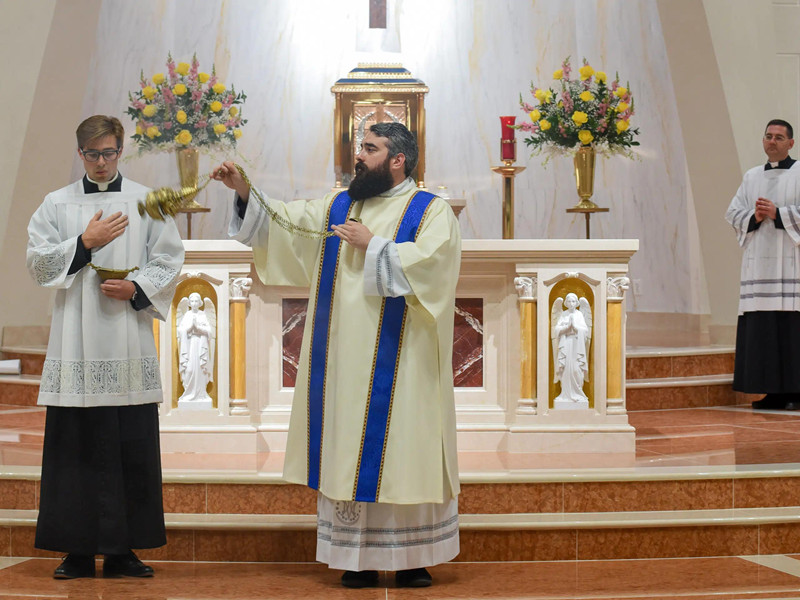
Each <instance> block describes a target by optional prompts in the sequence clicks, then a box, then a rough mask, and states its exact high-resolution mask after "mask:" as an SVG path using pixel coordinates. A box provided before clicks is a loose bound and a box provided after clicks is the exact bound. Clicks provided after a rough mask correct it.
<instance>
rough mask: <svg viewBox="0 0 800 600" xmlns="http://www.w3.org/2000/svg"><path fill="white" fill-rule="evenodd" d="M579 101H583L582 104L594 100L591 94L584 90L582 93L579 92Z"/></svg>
mask: <svg viewBox="0 0 800 600" xmlns="http://www.w3.org/2000/svg"><path fill="white" fill-rule="evenodd" d="M581 100H583V101H584V102H589V101H590V100H594V96H592V92H590V91H589V90H586V91H584V92H581Z"/></svg>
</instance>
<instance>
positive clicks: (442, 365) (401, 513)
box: [213, 123, 461, 587]
mask: <svg viewBox="0 0 800 600" xmlns="http://www.w3.org/2000/svg"><path fill="white" fill-rule="evenodd" d="M417 157H418V149H417V144H416V141H415V140H414V136H413V135H412V134H411V132H409V131H408V129H406V128H405V127H404V126H403V125H401V124H399V123H380V124H376V125H373V126H372V127H371V128H370V130H369V132H368V133H367V134H366V135H365V137H364V139H363V143H362V144H361V151H360V153H359V154H358V156H357V158H356V169H355V170H356V175H355V177H354V179H353V181H352V183H351V185H350V187H349V190H348V191H347V192H341V193H331V194H329V195H327V196H325V197H324V198H323V199H321V200H313V201H309V202H289V203H282V202H277V201H274V200H268V199H265V198H264V197H263V196H262V195H261V193H260V191H259V190H258V189H256V188H252V189H251V188H250V186H249V185H248V183H247V181H246V180H245V179H244V178H243V177H242V176H241V174H240V173H239V172H238V171H237V169H236V168H235V166H234V165H233V164H232V163H224V164H223V165H221V166H220V167H218V168H217V169H216V170H215V172H214V175H213V176H214V177H215V178H217V179H219V180H221V181H223V182H224V183H225V184H226V185H227V186H228V187H231V188H232V189H234V190H236V192H237V197H236V199H235V203H236V210H235V211H234V215H233V218H232V223H231V229H230V233H231V235H232V236H233V237H234V238H235V239H237V240H240V241H242V242H244V243H246V244H249V245H250V246H252V247H253V253H254V258H255V264H256V268H257V271H258V274H259V277H260V278H261V279H262V281H264V282H265V283H267V284H269V285H291V286H305V287H309V288H310V298H309V303H308V311H307V317H306V326H305V331H304V334H303V344H302V350H301V362H300V366H299V369H298V373H297V383H296V388H295V396H294V405H293V407H292V415H291V420H290V425H289V437H288V442H287V449H286V461H285V465H284V477H285V478H286V479H287V480H288V481H292V482H296V483H303V484H306V485H308V486H310V487H311V488H313V489H316V490H318V495H317V499H318V500H317V560H319V561H321V562H324V563H327V564H328V565H329V566H330V567H331V568H336V569H344V570H345V573H344V575H343V576H342V583H343V585H345V586H348V587H367V586H373V585H376V584H377V583H378V581H379V573H378V571H379V570H388V571H396V575H395V578H396V582H397V585H398V586H401V587H422V586H427V585H430V584H431V581H432V580H431V576H430V574H429V572H428V571H427V570H426V569H425V567H429V566H432V565H436V564H439V563H442V562H445V561H448V560H450V559H452V558H453V557H455V556H456V555H457V554H458V549H459V544H458V504H457V495H458V493H459V490H460V488H459V481H458V465H457V456H456V424H455V406H454V396H453V372H452V346H453V316H454V303H455V289H456V282H457V280H458V272H459V266H460V260H461V235H460V232H459V226H458V222H457V221H456V219H455V216H454V214H453V211H452V210H451V208H450V206H449V205H448V204H447V202H445V201H444V200H442V199H441V198H438V197H436V196H434V195H432V194H429V193H427V192H424V191H421V190H419V189H418V188H417V186H416V184H415V182H414V180H413V179H412V178H411V177H410V174H411V172H412V171H413V169H414V167H415V166H416V163H417ZM298 228H304V230H300V229H298ZM310 230H316V231H331V232H332V233H333V234H335V235H332V236H331V237H327V238H326V239H324V240H321V239H320V238H319V237H317V238H311V237H308V236H310V235H314V234H313V233H310ZM342 242H343V243H342Z"/></svg>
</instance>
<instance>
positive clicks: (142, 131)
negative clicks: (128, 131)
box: [136, 123, 144, 135]
mask: <svg viewBox="0 0 800 600" xmlns="http://www.w3.org/2000/svg"><path fill="white" fill-rule="evenodd" d="M143 133H144V130H143V129H142V126H141V125H139V124H138V123H137V124H136V135H142V134H143Z"/></svg>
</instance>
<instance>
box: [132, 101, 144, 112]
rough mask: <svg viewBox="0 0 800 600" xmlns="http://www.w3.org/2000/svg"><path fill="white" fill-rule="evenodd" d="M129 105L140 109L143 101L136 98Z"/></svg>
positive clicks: (142, 106)
mask: <svg viewBox="0 0 800 600" xmlns="http://www.w3.org/2000/svg"><path fill="white" fill-rule="evenodd" d="M131 106H133V108H135V109H136V110H142V109H143V108H144V102H142V101H141V100H136V101H135V102H134V103H133V104H132V105H131Z"/></svg>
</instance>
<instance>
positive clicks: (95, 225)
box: [81, 210, 128, 250]
mask: <svg viewBox="0 0 800 600" xmlns="http://www.w3.org/2000/svg"><path fill="white" fill-rule="evenodd" d="M102 216H103V211H102V210H98V211H97V212H96V213H95V215H94V216H93V217H92V219H91V220H90V221H89V224H88V225H87V226H86V229H85V230H84V232H83V234H82V235H81V241H82V242H83V246H84V247H85V248H86V249H87V250H90V249H92V248H97V247H99V246H105V245H106V244H107V243H108V242H110V241H111V240H113V239H115V238H118V237H119V236H121V235H122V234H123V233H125V228H126V227H127V226H128V216H127V215H123V214H122V213H121V212H116V213H114V214H113V215H111V216H110V217H107V218H105V219H103V220H102V221H101V220H100V217H102Z"/></svg>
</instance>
